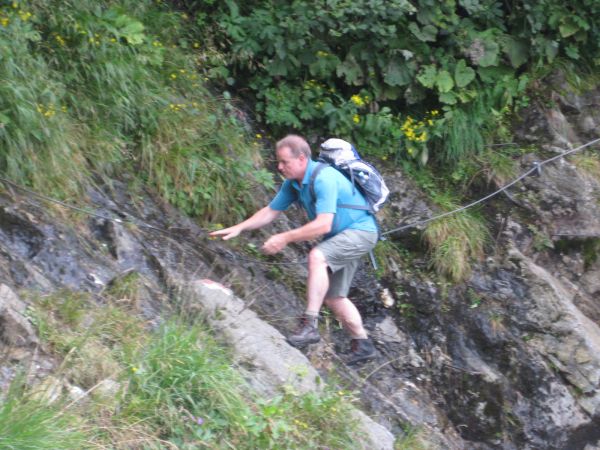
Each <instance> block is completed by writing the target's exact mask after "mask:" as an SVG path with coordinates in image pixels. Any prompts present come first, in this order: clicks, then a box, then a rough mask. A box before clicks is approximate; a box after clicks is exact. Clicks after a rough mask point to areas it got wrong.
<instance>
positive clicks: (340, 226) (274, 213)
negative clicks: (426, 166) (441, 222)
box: [211, 135, 378, 364]
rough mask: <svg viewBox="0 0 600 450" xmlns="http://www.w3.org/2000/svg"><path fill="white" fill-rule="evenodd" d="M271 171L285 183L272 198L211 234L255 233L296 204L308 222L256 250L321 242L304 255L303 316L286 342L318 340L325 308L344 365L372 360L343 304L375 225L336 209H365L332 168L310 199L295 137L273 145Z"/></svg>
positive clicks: (360, 213)
mask: <svg viewBox="0 0 600 450" xmlns="http://www.w3.org/2000/svg"><path fill="white" fill-rule="evenodd" d="M276 155H277V169H278V170H279V172H281V174H282V175H283V176H284V177H285V178H286V180H285V181H284V183H283V185H282V186H281V189H280V190H279V192H278V193H277V195H276V196H275V198H274V199H273V200H272V201H271V203H269V205H268V206H265V207H264V208H262V209H261V210H259V211H258V212H256V213H255V214H254V215H253V216H252V217H250V218H249V219H247V220H245V221H243V222H241V223H239V224H237V225H234V226H232V227H229V228H225V229H223V230H218V231H215V232H213V233H211V236H222V238H223V239H224V240H228V239H232V238H234V237H236V236H238V235H239V234H240V233H241V232H242V231H244V230H253V229H256V228H260V227H262V226H264V225H266V224H268V223H270V222H272V221H273V220H275V219H276V218H277V217H278V216H279V215H280V214H281V212H282V211H284V210H286V209H287V208H288V207H289V206H290V205H291V204H292V203H294V202H295V201H297V200H299V201H300V204H301V205H302V206H303V208H304V209H305V210H306V211H307V213H308V217H309V219H310V221H309V222H308V223H306V224H305V225H303V226H301V227H299V228H295V229H293V230H289V231H285V232H283V233H278V234H275V235H273V236H271V237H270V238H269V239H267V241H266V242H265V243H264V245H263V247H262V250H263V252H264V253H266V254H270V255H271V254H275V253H277V252H280V251H281V250H283V248H284V247H285V246H286V245H288V244H289V243H291V242H298V241H310V240H313V239H316V238H321V237H323V238H324V239H323V241H322V242H321V243H319V244H318V245H317V246H315V247H314V248H313V249H312V250H311V251H310V253H309V255H308V283H307V304H306V311H305V313H304V315H303V317H302V318H301V320H300V326H299V329H298V330H297V331H296V332H295V333H294V334H292V335H290V336H288V338H287V340H288V342H289V343H290V344H291V345H293V346H295V347H304V346H306V345H308V344H312V343H316V342H318V341H319V340H320V336H319V331H318V328H317V322H318V317H319V311H320V309H321V306H322V305H323V303H325V304H326V305H327V306H328V307H329V308H330V309H331V310H332V311H333V312H334V314H335V315H336V317H337V318H338V320H340V322H341V323H342V324H343V325H344V328H345V329H346V330H347V331H348V332H349V333H350V335H351V336H352V341H351V354H350V356H349V358H348V359H347V362H348V363H349V364H354V363H358V362H361V361H365V360H368V359H372V358H373V357H374V356H375V348H374V346H373V343H372V342H371V340H370V339H369V338H368V336H367V332H366V330H365V328H364V326H363V322H362V318H361V316H360V313H359V312H358V309H356V306H355V305H354V304H353V303H352V302H351V301H350V300H349V299H348V291H349V289H350V283H351V282H352V278H353V277H354V274H355V272H356V269H357V268H358V265H359V262H360V259H361V257H362V256H363V255H365V254H366V253H368V252H369V251H370V250H371V249H372V248H373V247H374V246H375V244H376V243H377V239H378V233H377V224H376V223H375V219H374V217H373V216H372V215H371V214H369V212H368V211H365V210H361V209H351V208H342V207H339V208H338V207H337V205H338V204H348V205H366V204H367V203H366V200H365V199H364V197H363V195H362V194H361V193H360V192H359V191H358V189H356V188H354V186H352V183H351V182H350V181H349V180H348V179H347V178H346V177H345V176H344V175H343V174H341V173H340V172H338V171H337V170H336V169H334V168H333V167H326V168H324V169H322V170H321V172H319V174H318V176H317V177H316V179H315V180H314V196H315V197H316V199H313V195H312V194H311V192H310V186H309V184H310V182H311V174H312V172H313V170H314V168H315V167H316V165H317V163H316V162H315V161H313V160H312V159H311V151H310V147H309V145H308V143H307V142H306V140H304V139H303V138H302V137H300V136H296V135H288V136H286V137H285V138H283V139H282V140H281V141H279V142H278V143H277V145H276Z"/></svg>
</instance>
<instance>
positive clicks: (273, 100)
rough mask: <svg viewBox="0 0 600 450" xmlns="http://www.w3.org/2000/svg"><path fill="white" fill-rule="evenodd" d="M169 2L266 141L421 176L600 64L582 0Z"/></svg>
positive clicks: (476, 146)
mask: <svg viewBox="0 0 600 450" xmlns="http://www.w3.org/2000/svg"><path fill="white" fill-rule="evenodd" d="M182 4H183V7H184V8H185V9H186V11H188V12H189V13H190V14H191V15H192V16H193V17H194V19H195V22H196V25H197V26H198V27H200V29H201V30H202V31H201V35H202V36H203V38H204V39H206V54H207V60H208V61H209V62H210V63H209V65H211V69H210V70H208V71H207V75H208V76H211V77H214V78H218V79H220V80H222V81H223V83H224V85H225V86H226V88H227V89H230V87H232V88H234V89H237V90H238V91H240V92H241V91H244V92H248V91H250V92H251V93H252V95H251V98H253V99H255V100H256V101H257V103H256V107H257V112H258V113H259V115H260V117H261V119H262V121H263V122H264V123H265V124H267V125H269V126H270V127H271V128H272V129H273V130H275V131H276V133H278V134H279V133H281V132H282V131H283V130H286V131H287V130H289V129H290V128H293V129H297V130H302V131H303V132H306V130H309V132H310V134H311V135H315V136H329V135H339V136H345V137H346V138H348V139H350V140H352V141H353V142H354V143H356V144H357V145H358V146H359V148H361V149H362V150H364V151H367V152H369V153H370V154H372V155H379V156H384V157H385V156H388V155H391V156H394V157H399V158H402V159H415V160H416V161H420V162H421V163H423V164H424V163H426V162H427V161H428V160H430V159H433V160H435V161H453V162H456V161H458V160H460V159H462V158H463V157H468V156H470V155H473V154H477V153H478V152H480V151H481V150H482V149H483V144H484V143H485V142H486V139H487V138H488V137H489V134H490V133H492V132H494V131H495V130H496V128H497V123H498V122H499V121H501V120H502V119H503V118H505V117H506V116H507V115H508V114H510V113H511V112H512V111H514V110H518V109H519V108H521V107H522V106H525V105H527V104H528V102H529V97H528V92H527V88H528V87H529V86H530V85H531V84H532V81H537V80H539V79H541V78H543V77H544V76H546V75H547V74H549V73H551V71H552V70H553V69H554V68H556V67H561V68H563V69H564V71H565V72H566V73H567V74H568V75H569V77H570V79H571V81H572V82H574V83H578V84H580V85H582V84H583V81H584V78H585V76H586V75H587V74H590V73H593V72H597V69H596V68H597V66H598V64H599V63H600V45H599V41H598V30H599V29H600V28H599V25H600V23H599V20H600V19H599V17H600V14H599V13H600V5H599V4H598V2H595V1H592V0H577V1H575V2H569V3H568V4H565V3H564V2H562V1H559V0H544V1H541V2H540V1H534V0H519V1H515V2H510V3H502V2H499V1H495V0H473V1H456V0H449V1H433V0H417V1H415V2H408V1H407V0H393V1H389V0H385V1H384V0H357V1H353V2H348V1H342V0H334V1H331V0H326V1H325V0H319V1H308V0H297V1H293V2H288V3H281V2H276V3H274V2H271V1H265V0H254V1H236V0H232V1H228V2H214V1H213V0H204V1H194V2H191V1H189V2H187V1H186V2H182ZM215 49H217V50H218V51H219V52H220V53H223V54H225V55H226V56H225V57H224V58H212V59H211V57H210V56H211V55H213V54H214V51H215Z"/></svg>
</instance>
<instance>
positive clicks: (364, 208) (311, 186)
mask: <svg viewBox="0 0 600 450" xmlns="http://www.w3.org/2000/svg"><path fill="white" fill-rule="evenodd" d="M325 167H333V168H335V167H334V166H332V165H331V164H329V163H326V162H323V161H318V162H317V166H316V167H315V168H314V169H313V171H312V173H311V175H310V182H309V184H308V188H309V190H310V197H311V198H312V201H313V202H316V201H317V194H316V193H315V180H316V179H317V175H319V173H320V172H321V170H323V169H324V168H325ZM352 188H353V189H354V183H353V184H352ZM337 207H338V208H346V209H359V210H361V211H369V212H371V213H372V212H373V210H372V208H371V207H370V206H367V205H349V204H347V203H340V204H338V205H337Z"/></svg>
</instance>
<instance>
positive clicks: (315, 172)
mask: <svg viewBox="0 0 600 450" xmlns="http://www.w3.org/2000/svg"><path fill="white" fill-rule="evenodd" d="M325 167H330V165H329V164H327V163H326V162H322V161H318V162H317V165H316V166H315V168H314V169H313V171H312V173H311V174H310V182H309V183H308V189H309V190H310V197H311V198H312V201H313V202H316V201H317V194H316V193H315V180H316V179H317V175H319V172H321V170H323V169H324V168H325Z"/></svg>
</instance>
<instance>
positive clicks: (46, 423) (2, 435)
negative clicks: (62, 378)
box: [0, 377, 85, 450]
mask: <svg viewBox="0 0 600 450" xmlns="http://www.w3.org/2000/svg"><path fill="white" fill-rule="evenodd" d="M32 394H33V392H32V391H31V390H30V389H28V388H27V387H26V384H25V383H24V377H18V378H16V379H15V380H14V381H13V382H12V384H11V388H10V390H9V391H8V393H7V394H6V396H5V398H3V399H2V401H1V402H0V447H1V448H4V449H15V450H17V449H19V450H29V449H31V450H43V449H57V448H61V449H81V448H83V447H84V443H85V435H84V433H83V432H82V431H81V424H80V422H79V420H78V419H77V418H76V417H75V416H74V415H73V414H72V413H71V412H69V413H65V412H64V411H63V410H61V405H60V404H54V405H49V404H47V402H45V401H43V400H37V399H35V397H34V396H33V395H32Z"/></svg>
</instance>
